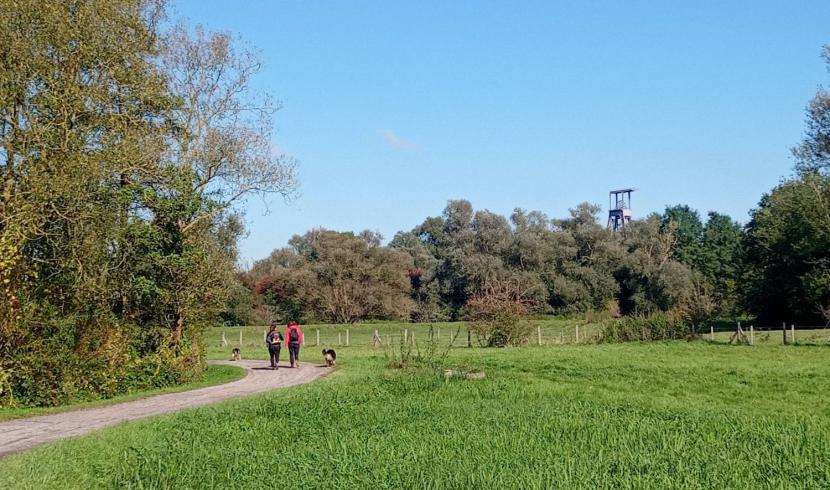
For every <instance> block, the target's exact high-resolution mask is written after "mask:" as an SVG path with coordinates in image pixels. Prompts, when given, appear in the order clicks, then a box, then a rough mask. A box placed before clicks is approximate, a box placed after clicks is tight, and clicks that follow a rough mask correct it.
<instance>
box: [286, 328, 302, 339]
mask: <svg viewBox="0 0 830 490" xmlns="http://www.w3.org/2000/svg"><path fill="white" fill-rule="evenodd" d="M288 341H289V342H299V341H300V332H298V331H297V327H294V328H292V329H290V330H289V331H288Z"/></svg>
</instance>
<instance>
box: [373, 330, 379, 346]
mask: <svg viewBox="0 0 830 490" xmlns="http://www.w3.org/2000/svg"><path fill="white" fill-rule="evenodd" d="M378 342H380V336H379V335H378V329H375V335H373V336H372V347H377V346H378Z"/></svg>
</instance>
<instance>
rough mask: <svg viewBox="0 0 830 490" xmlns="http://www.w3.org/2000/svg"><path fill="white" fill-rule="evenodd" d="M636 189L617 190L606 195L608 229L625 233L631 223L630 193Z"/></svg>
mask: <svg viewBox="0 0 830 490" xmlns="http://www.w3.org/2000/svg"><path fill="white" fill-rule="evenodd" d="M636 190H637V189H634V188H632V189H617V190H616V191H611V192H609V193H608V229H609V230H611V231H613V232H614V233H617V232H618V231H619V232H622V233H625V228H626V226H627V225H628V222H629V221H631V193H632V192H634V191H636Z"/></svg>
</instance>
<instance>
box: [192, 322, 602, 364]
mask: <svg viewBox="0 0 830 490" xmlns="http://www.w3.org/2000/svg"><path fill="white" fill-rule="evenodd" d="M531 323H532V326H533V334H532V335H531V339H530V340H531V345H536V344H538V335H537V333H538V332H537V330H536V327H539V328H540V329H541V333H542V343H543V345H560V344H573V343H574V342H575V341H576V330H577V327H578V328H579V339H580V343H584V342H586V341H587V340H589V339H590V338H591V336H593V335H594V334H595V333H596V332H597V330H598V329H599V326H598V325H597V324H592V323H586V322H585V321H584V320H569V319H563V318H556V317H550V318H545V319H542V320H532V321H531ZM430 327H431V328H432V335H433V339H434V340H435V341H436V342H438V343H440V344H442V345H448V344H449V343H450V338H451V337H455V336H457V337H456V338H455V340H454V342H453V345H454V346H455V347H459V348H464V347H466V346H467V327H466V325H465V324H464V323H463V322H457V323H446V322H437V323H433V324H413V323H406V322H375V323H360V324H356V325H331V324H325V325H318V324H312V325H303V326H302V328H303V333H304V334H305V342H306V343H305V347H306V348H307V350H309V351H311V350H314V351H318V349H316V348H317V347H320V348H322V347H333V348H334V349H336V350H337V351H338V352H339V351H340V350H342V349H351V348H355V347H356V348H363V347H371V346H372V338H373V336H374V332H375V330H377V331H378V335H379V336H380V337H381V340H382V341H383V343H384V344H388V343H390V342H391V343H392V344H397V343H399V342H400V340H401V337H402V336H403V335H404V331H406V333H407V338H411V335H412V334H413V333H414V335H415V339H416V340H417V341H420V342H423V341H426V340H427V339H428V338H429V334H430ZM280 329H281V331H284V329H285V327H284V326H281V327H280ZM266 330H267V327H265V326H247V327H217V328H212V329H210V330H209V331H208V333H207V338H206V341H207V347H208V357H209V358H210V359H230V356H231V349H232V348H234V347H240V345H241V348H242V355H243V358H248V359H265V358H267V357H268V354H267V351H266V350H265V349H266V348H265V343H264V335H265V331H266ZM240 332H241V333H242V343H241V344H240V340H239V339H240V335H239V334H240ZM317 332H319V335H320V344H319V345H317ZM347 332H348V335H347ZM222 334H224V335H225V340H227V341H228V345H223V344H222ZM347 337H348V341H349V345H348V347H347V346H346V339H347ZM471 340H472V343H473V345H474V346H475V347H478V346H479V344H478V341H477V339H476V337H475V336H472V338H471ZM378 350H383V346H379V347H378Z"/></svg>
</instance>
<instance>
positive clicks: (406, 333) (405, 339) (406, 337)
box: [403, 328, 409, 344]
mask: <svg viewBox="0 0 830 490" xmlns="http://www.w3.org/2000/svg"><path fill="white" fill-rule="evenodd" d="M408 342H409V329H408V328H405V329H403V343H404V344H406V343H408Z"/></svg>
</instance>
